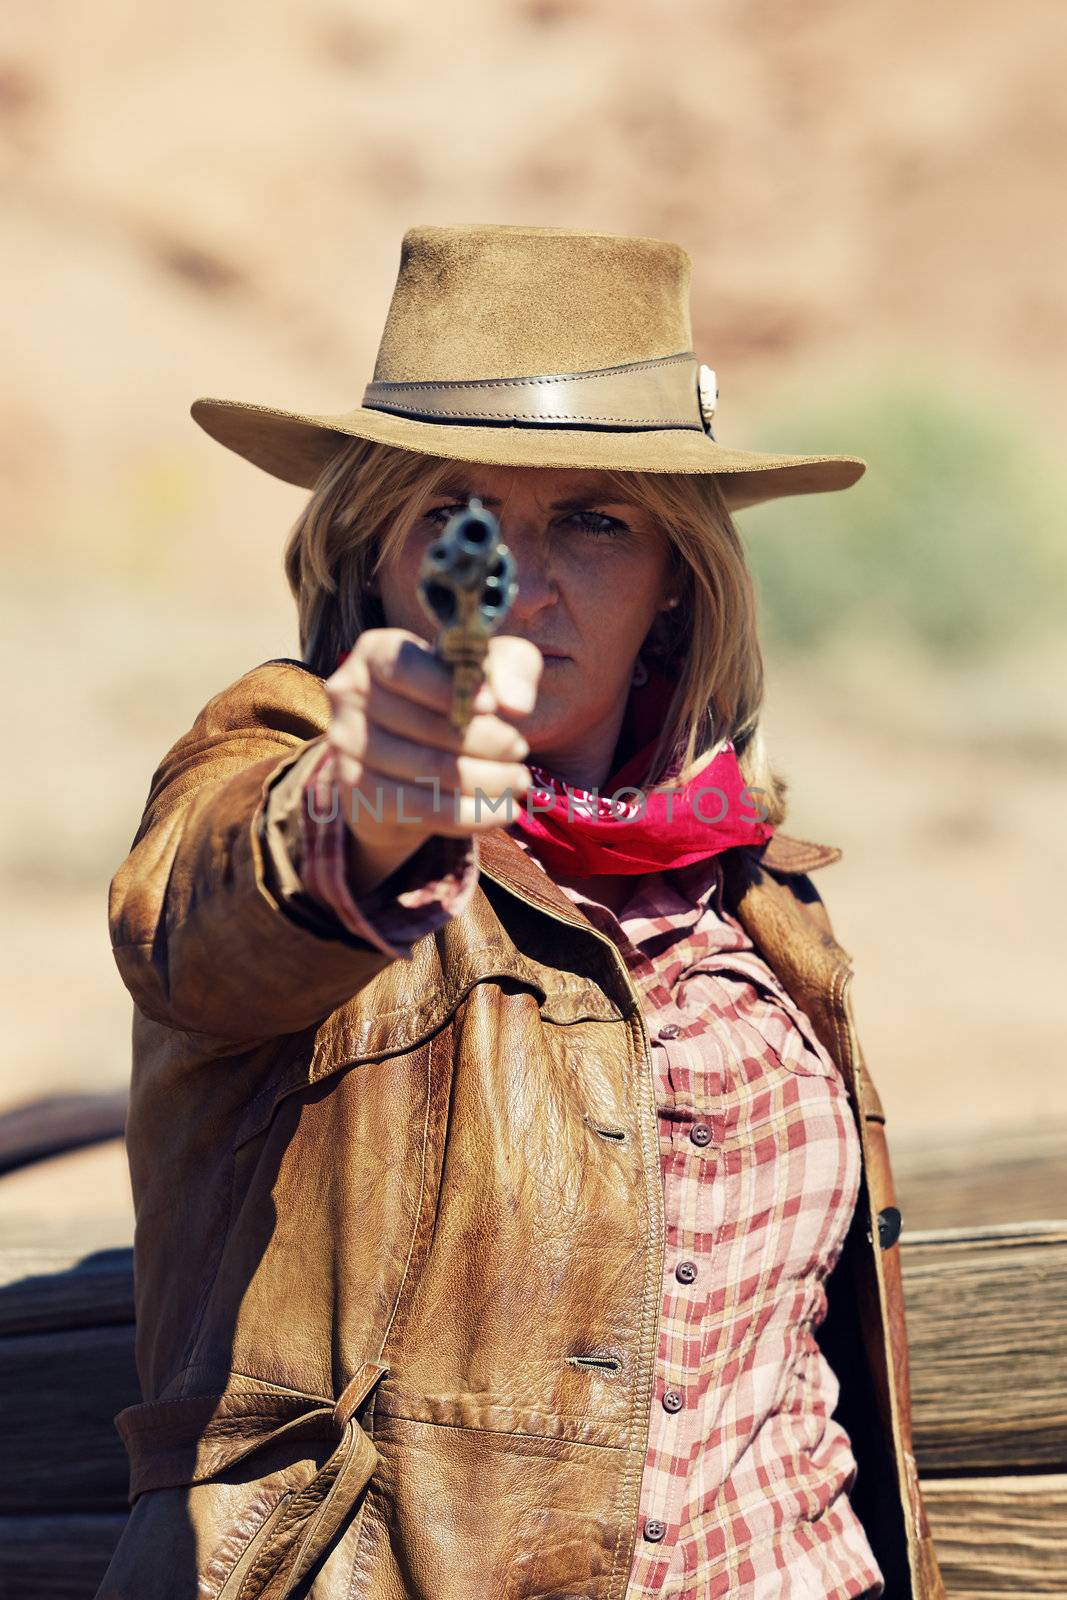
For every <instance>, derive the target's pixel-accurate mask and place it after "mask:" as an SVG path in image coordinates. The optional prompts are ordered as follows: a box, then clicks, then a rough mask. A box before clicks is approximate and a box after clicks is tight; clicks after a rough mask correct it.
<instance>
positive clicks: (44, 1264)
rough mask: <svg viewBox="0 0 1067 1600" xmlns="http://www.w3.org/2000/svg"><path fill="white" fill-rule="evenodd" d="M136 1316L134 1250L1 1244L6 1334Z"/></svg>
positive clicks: (0, 1327) (0, 1306) (0, 1325)
mask: <svg viewBox="0 0 1067 1600" xmlns="http://www.w3.org/2000/svg"><path fill="white" fill-rule="evenodd" d="M132 1321H133V1252H132V1251H131V1250H130V1249H129V1248H125V1249H114V1250H92V1251H90V1252H89V1253H88V1254H86V1253H84V1252H82V1251H79V1250H77V1249H70V1248H68V1249H49V1248H47V1247H41V1246H28V1247H27V1248H25V1249H5V1250H0V1336H2V1335H4V1334H12V1333H43V1332H46V1331H47V1330H48V1329H50V1328H79V1327H96V1328H99V1327H102V1326H104V1325H105V1324H108V1323H116V1322H132Z"/></svg>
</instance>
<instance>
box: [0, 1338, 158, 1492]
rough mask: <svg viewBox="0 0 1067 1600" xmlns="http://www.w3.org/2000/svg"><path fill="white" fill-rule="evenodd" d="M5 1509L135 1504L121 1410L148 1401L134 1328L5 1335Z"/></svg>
mask: <svg viewBox="0 0 1067 1600" xmlns="http://www.w3.org/2000/svg"><path fill="white" fill-rule="evenodd" d="M0 1394H2V1395H3V1397H4V1400H3V1443H4V1447H3V1449H2V1450H0V1513H6V1514H14V1513H25V1514H27V1515H29V1514H31V1513H35V1512H40V1511H43V1510H45V1509H48V1510H51V1511H54V1512H57V1513H58V1512H61V1511H116V1512H117V1511H128V1509H129V1506H128V1503H127V1498H126V1496H127V1489H128V1485H129V1462H128V1460H127V1457H126V1451H125V1449H124V1447H123V1443H122V1440H121V1439H120V1437H119V1435H118V1432H117V1430H116V1428H115V1426H114V1422H113V1418H114V1416H115V1414H116V1412H118V1411H121V1410H122V1409H123V1407H124V1406H128V1405H135V1404H136V1403H137V1401H138V1400H139V1399H140V1397H141V1396H140V1389H139V1386H138V1383H137V1373H136V1370H135V1367H134V1360H133V1327H132V1326H131V1325H130V1324H129V1323H125V1324H122V1323H120V1324H116V1325H115V1326H113V1327H105V1328H72V1329H69V1330H67V1331H65V1332H59V1333H57V1332H54V1331H52V1332H48V1333H40V1334H27V1335H24V1336H23V1335H17V1336H13V1337H8V1338H3V1339H0Z"/></svg>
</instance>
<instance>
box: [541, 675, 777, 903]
mask: <svg viewBox="0 0 1067 1600" xmlns="http://www.w3.org/2000/svg"><path fill="white" fill-rule="evenodd" d="M675 686H676V681H675V679H673V678H671V677H669V676H668V674H667V673H666V672H665V671H664V670H663V669H662V668H660V667H658V666H656V665H654V664H650V666H649V679H648V682H647V683H646V684H643V685H642V686H641V687H640V688H634V689H633V690H631V693H630V699H629V703H628V705H627V708H626V717H625V720H624V723H623V728H622V732H621V734H620V737H619V744H618V747H617V751H616V754H617V755H619V754H621V753H622V752H625V751H627V750H630V751H632V752H633V754H632V755H630V756H629V758H628V759H624V760H623V762H622V765H621V766H619V767H618V768H617V770H616V771H615V772H613V773H612V775H611V776H610V777H609V778H608V779H606V781H605V782H604V783H603V784H602V785H601V787H600V789H599V790H593V791H588V790H585V789H581V788H578V787H577V786H576V785H574V784H570V785H568V784H566V783H564V782H563V781H562V780H561V779H559V778H556V777H553V775H552V774H551V773H549V772H546V771H545V770H544V769H543V768H542V767H538V766H535V765H533V764H532V763H530V762H528V763H527V765H528V766H529V767H530V771H531V772H532V774H533V779H534V784H533V787H532V788H531V789H530V791H529V793H528V794H527V795H526V796H525V797H524V798H523V800H522V801H521V802H520V804H519V805H518V807H517V808H516V811H515V817H514V825H515V826H516V827H518V828H521V829H522V831H523V833H524V834H525V835H526V837H527V838H528V839H529V841H530V844H531V846H532V848H533V850H534V852H535V853H536V855H537V857H538V859H539V860H540V862H541V864H542V865H543V866H544V867H546V868H547V869H548V871H549V872H558V873H561V874H564V875H567V876H570V877H576V878H578V877H581V878H591V877H597V876H599V875H601V874H606V873H636V872H659V871H663V870H665V869H668V868H671V867H687V866H689V865H690V864H691V863H693V862H695V861H703V860H705V859H706V858H707V857H708V856H713V855H718V853H719V852H720V851H722V850H729V849H730V848H731V846H733V845H742V844H762V843H763V842H764V840H766V839H769V838H770V837H771V834H772V833H773V832H774V825H773V824H772V823H769V822H760V821H758V820H756V818H755V816H754V813H755V812H757V811H758V810H759V795H758V794H757V795H753V794H752V792H751V791H747V792H746V789H745V780H744V778H743V776H742V774H741V769H740V767H739V766H738V763H737V753H736V751H735V750H734V746H733V742H732V741H727V743H726V744H725V745H724V746H723V747H722V749H721V750H719V751H718V753H717V754H716V755H714V756H712V758H711V759H710V760H709V761H707V762H706V763H705V764H704V766H703V767H701V768H700V770H699V771H698V772H696V773H694V775H693V776H692V777H691V778H690V779H689V781H688V782H687V783H686V785H685V786H684V788H682V789H678V790H676V791H675V792H674V793H673V794H657V793H655V792H654V791H652V790H647V791H646V790H644V789H642V788H640V787H639V786H640V784H641V782H642V779H643V777H644V774H645V772H646V771H647V769H648V764H649V762H650V760H651V759H652V754H653V751H654V750H655V747H656V744H657V743H658V741H659V736H660V734H661V732H662V730H663V723H664V718H665V717H666V714H667V711H668V708H669V706H670V703H671V699H672V697H673V694H674V690H675ZM671 771H672V772H675V771H677V766H674V767H672V768H671ZM620 789H622V790H626V793H624V794H622V795H619V790H620ZM615 795H619V798H618V800H613V796H615ZM568 796H569V803H568Z"/></svg>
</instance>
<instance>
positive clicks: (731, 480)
mask: <svg viewBox="0 0 1067 1600" xmlns="http://www.w3.org/2000/svg"><path fill="white" fill-rule="evenodd" d="M689 277H690V260H689V256H688V255H687V253H686V252H685V251H684V250H683V249H682V248H681V246H679V245H676V244H670V243H667V242H666V241H665V240H662V239H645V238H628V237H623V236H618V235H614V234H603V233H583V232H580V231H579V230H578V229H575V228H527V227H516V226H510V225H507V226H503V225H492V224H485V225H483V224H469V225H462V226H454V227H417V228H409V229H408V231H407V233H405V235H404V238H403V243H402V245H401V251H400V270H399V273H398V275H397V280H396V286H395V288H394V290H393V298H392V303H391V305H390V307H389V313H388V315H387V317H386V320H385V329H384V331H383V334H382V340H381V344H380V346H379V349H378V358H377V361H376V363H375V367H374V375H373V379H372V381H371V382H370V383H369V384H368V385H367V387H366V390H365V392H364V395H363V403H362V405H359V406H356V407H355V408H354V409H353V410H351V411H343V412H339V413H337V414H335V415H319V414H317V413H314V412H301V411H283V410H278V409H276V408H275V407H273V406H264V405H255V404H252V403H250V402H247V401H241V400H217V399H213V398H202V399H199V400H196V401H194V403H193V406H192V415H193V417H194V418H195V420H196V421H197V422H198V423H199V424H200V426H201V427H202V428H203V429H205V431H206V432H207V433H209V434H210V435H211V437H212V438H213V439H217V440H218V441H219V443H220V444H223V445H225V446H226V447H227V449H229V450H234V451H236V452H237V454H238V455H241V456H244V457H245V459H246V460H248V461H251V462H254V464H255V465H256V466H257V467H262V468H263V469H264V470H265V471H267V472H270V473H273V474H274V476H275V477H277V478H283V479H284V480H285V481H286V482H287V483H295V484H300V485H301V486H303V487H304V488H306V489H311V488H314V486H315V483H316V481H317V479H318V477H319V474H320V473H321V472H322V469H323V468H324V467H325V466H326V464H327V462H328V461H329V460H330V458H331V457H332V456H333V455H334V454H335V453H336V452H337V451H338V450H339V449H340V448H341V447H342V446H343V445H344V444H345V443H346V441H347V440H348V439H370V440H375V441H377V442H379V443H381V444H388V445H395V446H398V447H400V448H401V449H404V450H414V451H417V452H419V453H421V454H424V455H430V456H446V457H449V458H451V459H453V460H457V461H476V462H482V463H485V464H491V465H503V466H531V467H586V468H597V469H607V470H615V471H622V472H683V473H690V472H700V473H703V472H714V473H717V474H719V475H720V477H721V483H722V488H723V490H724V492H725V494H726V498H727V501H728V503H729V504H730V505H731V506H732V507H734V508H738V507H741V506H748V505H755V504H757V503H758V502H761V501H764V500H772V499H776V498H778V497H779V496H781V495H795V494H811V493H814V492H816V491H819V490H825V489H847V488H848V487H849V485H850V484H852V483H855V481H856V479H857V478H859V477H860V476H861V474H862V473H863V471H864V469H865V466H866V463H865V462H863V461H861V460H859V459H858V458H857V457H855V456H838V455H833V456H827V455H816V456H807V455H804V456H801V455H768V454H764V453H761V452H757V451H752V450H733V449H729V448H728V447H727V446H725V445H722V444H720V443H719V442H718V440H717V439H716V438H715V435H714V432H713V428H712V422H713V415H714V410H715V401H716V397H717V394H718V390H717V388H716V380H715V374H714V372H713V371H712V370H711V368H710V367H708V366H707V365H705V364H703V363H701V362H699V361H698V359H697V356H696V355H695V353H694V352H693V350H692V348H691V347H692V342H693V341H692V330H691V324H690V313H689Z"/></svg>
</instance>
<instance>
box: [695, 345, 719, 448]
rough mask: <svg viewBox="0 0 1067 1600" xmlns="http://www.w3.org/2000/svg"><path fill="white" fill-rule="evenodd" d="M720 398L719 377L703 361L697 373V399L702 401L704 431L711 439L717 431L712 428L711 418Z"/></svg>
mask: <svg viewBox="0 0 1067 1600" xmlns="http://www.w3.org/2000/svg"><path fill="white" fill-rule="evenodd" d="M718 398H719V385H718V379H717V378H716V376H715V373H714V371H713V369H712V368H711V367H709V366H707V365H706V363H705V362H703V361H702V362H701V363H700V370H699V372H698V373H697V399H698V400H699V402H700V419H701V421H702V422H703V424H704V432H705V433H706V434H707V435H708V437H709V439H714V437H715V431H714V429H713V428H712V425H711V419H712V417H714V415H715V402H716V401H717V400H718Z"/></svg>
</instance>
